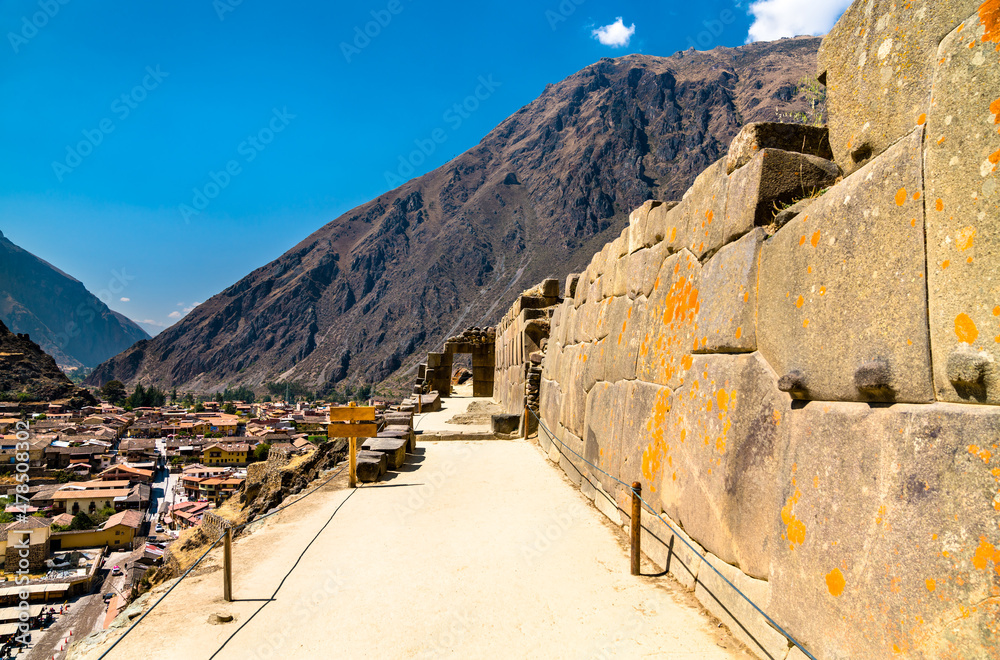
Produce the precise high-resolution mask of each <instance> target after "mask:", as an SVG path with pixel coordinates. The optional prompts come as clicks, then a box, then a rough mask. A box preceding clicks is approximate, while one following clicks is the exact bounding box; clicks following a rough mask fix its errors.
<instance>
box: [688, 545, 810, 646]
mask: <svg viewBox="0 0 1000 660" xmlns="http://www.w3.org/2000/svg"><path fill="white" fill-rule="evenodd" d="M703 561H704V562H705V564H707V565H705V566H702V567H701V569H700V570H699V571H698V582H697V585H696V586H695V588H694V595H695V598H697V599H698V600H699V601H700V602H701V604H702V605H704V606H705V609H707V610H708V611H709V612H711V613H712V615H713V616H715V617H716V618H718V619H719V621H721V622H722V623H724V624H726V625H727V626H728V627H729V631H730V632H731V633H733V636H735V637H736V639H738V640H740V641H741V642H743V643H744V644H746V645H747V647H748V648H749V649H750V650H751V651H753V653H754V655H756V656H757V657H759V658H768V659H769V660H772V659H773V660H784V658H785V654H786V653H788V647H789V645H790V644H789V641H788V640H787V639H786V638H785V636H784V635H782V634H781V633H779V632H778V631H777V630H775V629H774V628H772V627H771V624H769V623H768V622H767V620H766V619H765V618H764V617H763V616H761V615H760V612H758V611H757V610H755V609H754V607H753V605H751V604H750V603H748V602H747V600H746V598H743V597H742V596H740V594H739V593H737V592H736V590H735V589H733V587H731V586H729V584H727V583H726V581H725V580H723V579H722V577H720V576H719V574H720V573H721V574H722V575H723V576H725V578H726V580H729V582H731V583H732V584H733V585H735V586H736V588H738V589H739V590H740V591H741V592H743V593H744V594H746V595H747V597H749V598H750V599H751V600H752V601H753V602H754V603H756V604H757V606H758V607H760V608H761V609H762V610H764V611H765V612H767V611H768V609H769V608H770V606H771V603H772V602H774V600H776V599H775V598H774V597H773V595H772V589H771V585H769V584H768V583H767V582H766V581H764V580H755V579H753V578H752V577H749V576H747V575H744V574H743V573H742V572H741V571H740V570H739V569H738V568H736V567H735V566H730V565H729V564H727V563H725V562H723V561H721V560H720V559H719V558H718V557H716V556H714V555H712V554H706V555H705V558H704V560H703ZM710 567H714V568H715V569H716V570H717V571H718V573H716V571H713V570H712V568H710Z"/></svg>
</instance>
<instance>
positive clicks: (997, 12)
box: [979, 0, 1000, 43]
mask: <svg viewBox="0 0 1000 660" xmlns="http://www.w3.org/2000/svg"><path fill="white" fill-rule="evenodd" d="M979 23H980V25H982V26H983V27H984V28H986V30H985V32H983V43H988V42H993V43H1000V0H986V2H984V3H983V4H981V5H979Z"/></svg>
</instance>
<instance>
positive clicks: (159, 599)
mask: <svg viewBox="0 0 1000 660" xmlns="http://www.w3.org/2000/svg"><path fill="white" fill-rule="evenodd" d="M346 468H347V466H346V465H344V466H341V468H340V469H339V470H337V471H336V472H334V473H333V474H332V475H330V476H329V477H328V478H327V479H325V480H324V481H323V482H322V483H321V484H319V485H318V486H316V487H315V488H313V489H312V490H310V491H309V492H308V493H306V494H305V495H303V496H302V497H300V498H298V499H296V500H294V501H292V502H289V503H288V504H283V505H282V506H280V507H278V508H277V509H275V510H273V511H270V512H268V513H266V514H264V515H263V516H260V517H259V518H255V519H253V520H250V521H247V522H245V523H242V524H241V525H237V526H235V527H232V528H231V530H232V531H231V533H232V534H234V535H235V534H236V533H237V532H239V531H241V530H243V529H245V528H246V527H249V526H250V525H255V524H257V523H259V522H261V521H262V520H266V519H267V518H270V517H271V516H274V515H276V514H278V513H281V512H282V511H284V510H285V509H287V508H288V507H290V506H293V505H295V504H298V503H299V502H301V501H303V500H304V499H306V498H307V497H309V496H310V495H312V494H313V493H315V492H316V491H318V490H319V489H320V488H322V487H323V486H326V485H327V484H329V483H330V482H331V481H333V480H334V478H336V477H337V476H338V475H340V474H341V473H342V472H343V471H344V470H345V469H346ZM345 501H346V500H345ZM339 508H340V507H338V510H339ZM331 519H332V517H331ZM329 524H330V522H329V521H327V525H329ZM323 528H324V529H325V528H326V525H324V526H323ZM320 531H322V530H320ZM228 533H230V532H229V530H227V531H225V532H223V533H222V534H220V535H219V538H217V539H215V541H214V542H213V543H212V545H210V546H209V547H208V549H207V550H205V552H204V553H202V555H201V556H200V557H198V559H197V561H195V562H194V563H193V564H191V566H190V567H188V569H187V570H186V571H184V574H183V575H181V576H180V577H179V578H178V579H177V581H176V582H174V583H173V584H172V585H170V588H169V589H167V591H166V592H165V593H164V594H163V595H162V596H160V597H159V598H157V599H156V602H155V603H153V605H152V606H151V607H150V608H149V609H147V610H146V611H145V612H143V613H142V615H141V616H140V617H139V618H137V619H136V620H135V622H134V623H133V624H132V625H131V626H129V627H128V629H127V630H126V631H125V632H124V633H122V634H121V635H120V636H119V637H118V638H117V639H115V641H114V642H113V643H112V644H111V646H109V647H108V648H107V650H106V651H104V653H102V654H101V655H100V656H99V657H98V660H103V659H104V658H105V657H107V655H108V654H109V653H111V651H113V650H114V648H115V647H116V646H118V644H119V643H120V642H121V641H122V640H123V639H125V638H126V637H128V634H129V633H131V632H132V631H133V630H135V628H136V626H138V625H139V623H140V622H142V620H143V619H145V618H146V616H148V615H149V613H150V612H152V611H153V610H154V609H156V606H157V605H159V604H160V603H162V602H163V600H164V599H165V598H166V597H167V596H169V595H170V592H171V591H173V590H174V589H176V588H177V585H179V584H180V583H181V582H183V581H184V578H186V577H187V576H188V575H189V574H190V573H191V571H193V570H194V569H195V568H196V567H197V566H198V564H200V563H201V562H202V560H204V559H205V557H207V556H208V553H210V552H211V551H212V550H214V549H215V547H216V546H217V545H219V542H221V541H222V539H224V538H226V534H228ZM310 545H311V543H310Z"/></svg>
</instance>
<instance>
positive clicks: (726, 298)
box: [698, 228, 767, 353]
mask: <svg viewBox="0 0 1000 660" xmlns="http://www.w3.org/2000/svg"><path fill="white" fill-rule="evenodd" d="M766 236H767V234H766V233H765V231H764V230H763V229H760V228H757V229H755V230H753V231H752V232H750V233H749V234H747V235H746V236H744V237H743V238H741V239H739V240H738V241H736V242H735V243H730V244H729V245H727V246H725V247H724V248H722V249H721V250H719V252H718V253H717V254H716V255H715V256H713V257H712V258H711V259H709V261H708V263H707V264H705V265H704V266H703V267H702V269H701V291H702V293H701V295H702V304H701V309H700V310H699V311H698V334H700V335H701V336H702V340H701V345H700V347H699V348H698V350H699V351H700V352H707V353H749V352H753V351H756V350H757V272H758V265H759V262H760V249H761V244H762V243H763V242H764V238H765V237H766Z"/></svg>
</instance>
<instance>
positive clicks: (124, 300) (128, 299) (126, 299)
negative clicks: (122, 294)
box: [121, 298, 132, 302]
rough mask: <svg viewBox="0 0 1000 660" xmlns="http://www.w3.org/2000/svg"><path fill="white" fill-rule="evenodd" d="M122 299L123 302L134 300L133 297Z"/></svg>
mask: <svg viewBox="0 0 1000 660" xmlns="http://www.w3.org/2000/svg"><path fill="white" fill-rule="evenodd" d="M121 301H122V302H132V299H131V298H122V299H121Z"/></svg>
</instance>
